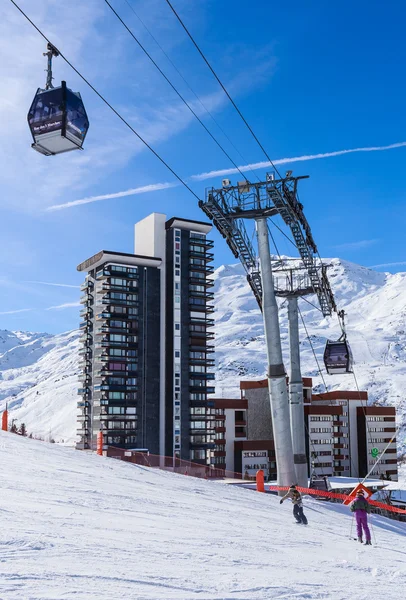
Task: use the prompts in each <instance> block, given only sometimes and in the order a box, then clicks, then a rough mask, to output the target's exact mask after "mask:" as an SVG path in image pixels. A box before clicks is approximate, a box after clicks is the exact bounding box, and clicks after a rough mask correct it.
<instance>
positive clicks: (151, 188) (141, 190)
mask: <svg viewBox="0 0 406 600" xmlns="http://www.w3.org/2000/svg"><path fill="white" fill-rule="evenodd" d="M178 185H180V184H179V183H151V184H150V185H143V186H141V187H137V188H132V189H130V190H124V191H123V192H114V193H113V194H103V195H102V196H89V197H88V198H82V199H81V200H73V201H72V202H66V204H54V205H53V206H49V207H48V208H47V210H61V209H63V208H71V207H72V206H79V205H80V204H90V203H91V202H100V200H111V199H112V198H122V197H123V196H136V195H137V194H145V193H147V192H156V191H157V190H167V189H168V188H173V187H176V186H178Z"/></svg>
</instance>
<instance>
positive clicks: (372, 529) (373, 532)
mask: <svg viewBox="0 0 406 600" xmlns="http://www.w3.org/2000/svg"><path fill="white" fill-rule="evenodd" d="M370 524H371V531H372V535H373V537H374V544H375V546H376V536H375V529H374V528H373V526H372V519H370Z"/></svg>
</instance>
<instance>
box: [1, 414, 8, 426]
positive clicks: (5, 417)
mask: <svg viewBox="0 0 406 600" xmlns="http://www.w3.org/2000/svg"><path fill="white" fill-rule="evenodd" d="M1 430H2V431H8V411H7V408H6V410H5V411H4V412H3V414H2V415H1Z"/></svg>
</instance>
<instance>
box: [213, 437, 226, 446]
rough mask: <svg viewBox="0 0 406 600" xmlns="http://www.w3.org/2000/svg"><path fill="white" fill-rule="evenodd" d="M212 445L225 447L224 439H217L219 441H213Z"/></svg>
mask: <svg viewBox="0 0 406 600" xmlns="http://www.w3.org/2000/svg"><path fill="white" fill-rule="evenodd" d="M214 443H215V445H216V446H225V445H226V440H225V439H224V438H219V439H217V440H215V441H214Z"/></svg>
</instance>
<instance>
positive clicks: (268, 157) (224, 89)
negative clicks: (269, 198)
mask: <svg viewBox="0 0 406 600" xmlns="http://www.w3.org/2000/svg"><path fill="white" fill-rule="evenodd" d="M166 3H167V4H168V6H169V8H170V9H171V10H172V12H173V14H174V15H175V17H176V18H177V19H178V21H179V23H180V24H181V25H182V27H183V29H184V30H185V32H186V33H187V35H188V36H189V38H190V40H191V41H192V43H193V45H194V46H195V48H196V50H197V51H198V52H199V54H200V56H201V57H202V58H203V60H204V62H205V63H206V65H207V66H208V67H209V69H210V71H211V72H212V73H213V75H214V77H215V78H216V79H217V81H218V83H219V84H220V86H221V88H222V89H223V91H224V93H225V94H226V96H227V97H228V99H229V100H230V102H231V104H232V105H233V106H234V108H235V110H236V111H237V113H238V114H239V116H240V117H241V119H242V120H243V121H244V124H245V125H246V127H247V128H248V130H249V132H250V133H251V135H252V136H253V138H254V139H255V141H256V142H257V144H258V146H259V147H260V148H261V150H262V152H263V153H264V154H265V156H266V158H267V159H268V161H269V162H270V164H271V165H272V167H273V168H274V169H275V171H276V173H277V174H278V175H279V177H280V178H281V179H282V176H281V174H280V173H279V171H278V169H277V168H276V167H275V165H274V164H273V162H272V160H271V158H270V156H269V155H268V153H267V151H266V150H265V148H264V147H263V145H262V144H261V142H260V141H259V139H258V138H257V136H256V135H255V133H254V131H253V130H252V128H251V126H250V125H249V123H248V121H247V120H246V119H245V117H244V115H243V114H242V112H241V111H240V109H239V108H238V106H237V105H236V103H235V102H234V100H233V99H232V97H231V96H230V94H229V92H228V91H227V89H226V87H225V86H224V84H223V83H222V81H221V79H220V78H219V76H218V75H217V73H216V72H215V70H214V69H213V67H212V66H211V64H210V63H209V61H208V60H207V58H206V57H205V55H204V54H203V52H202V50H201V49H200V47H199V45H198V44H197V42H196V41H195V40H194V38H193V36H192V34H191V33H190V32H189V30H188V28H187V27H186V25H185V24H184V22H183V21H182V19H181V18H180V16H179V15H178V13H177V12H176V10H175V9H174V7H173V6H172V4H171V3H170V2H169V0H166Z"/></svg>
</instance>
